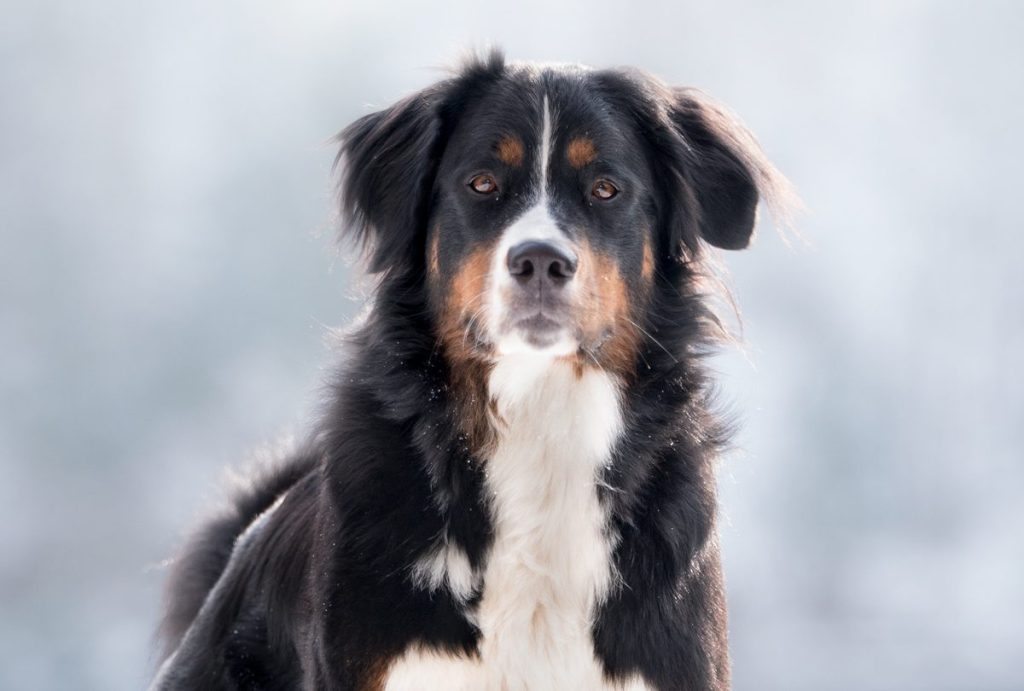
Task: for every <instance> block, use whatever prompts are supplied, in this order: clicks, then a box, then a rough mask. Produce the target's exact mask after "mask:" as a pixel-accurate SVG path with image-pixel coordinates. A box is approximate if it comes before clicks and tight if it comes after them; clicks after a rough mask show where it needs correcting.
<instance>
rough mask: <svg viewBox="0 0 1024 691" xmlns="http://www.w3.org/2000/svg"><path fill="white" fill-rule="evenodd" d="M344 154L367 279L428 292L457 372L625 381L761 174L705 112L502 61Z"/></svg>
mask: <svg viewBox="0 0 1024 691" xmlns="http://www.w3.org/2000/svg"><path fill="white" fill-rule="evenodd" d="M342 136H343V140H344V147H343V150H342V153H343V155H344V157H345V159H346V161H345V163H346V167H345V173H344V175H345V177H344V178H343V180H342V183H343V189H342V192H343V195H344V197H345V202H346V209H347V210H348V212H349V214H350V216H352V217H353V218H354V219H355V220H357V221H362V224H358V223H357V224H356V225H357V226H358V228H357V232H362V233H363V236H364V239H365V240H368V241H369V243H370V244H371V247H372V255H371V269H372V270H375V271H383V272H386V275H388V274H396V275H397V274H402V275H404V276H405V277H406V280H416V279H412V278H410V277H413V276H417V277H422V278H421V280H422V281H424V282H425V288H426V293H427V295H428V300H427V303H428V305H429V309H430V311H431V312H432V314H433V322H434V323H435V324H436V329H437V335H438V337H439V338H440V340H441V341H442V342H443V343H444V345H445V347H446V349H447V351H448V354H449V356H450V357H455V358H465V357H470V358H474V357H475V358H482V359H494V358H497V357H502V356H505V355H509V354H516V353H532V354H537V355H543V356H548V357H562V358H574V359H576V361H577V362H578V363H579V364H580V365H581V366H588V365H591V364H593V365H596V366H601V367H608V368H612V369H615V370H617V371H628V369H629V368H630V367H632V366H633V364H634V361H635V358H636V352H637V347H638V343H639V342H640V340H641V336H642V335H644V333H645V329H644V326H643V325H644V324H645V323H648V319H647V311H648V309H649V306H650V305H651V303H652V297H653V296H654V295H655V292H656V291H657V290H658V283H659V280H662V281H667V282H668V283H671V277H672V276H673V275H675V273H676V272H677V270H678V267H679V266H681V264H682V263H684V262H687V261H694V260H695V259H696V258H698V257H699V255H700V251H701V247H700V243H701V242H707V243H710V244H714V245H717V246H719V247H726V248H739V247H743V246H745V245H746V244H747V243H748V242H749V239H750V236H751V232H752V230H753V226H754V211H755V208H756V205H757V199H758V181H759V178H760V177H764V174H765V173H766V171H769V170H770V168H769V167H768V166H767V164H766V163H764V162H763V159H760V158H759V156H758V154H759V151H758V149H757V147H756V145H755V144H754V143H753V140H752V139H750V138H749V135H747V134H746V132H745V130H743V129H742V128H741V127H739V126H738V125H737V124H736V123H735V122H734V121H732V120H730V119H729V118H727V117H726V116H725V115H724V114H723V113H722V111H720V110H719V109H717V108H716V107H715V106H713V105H712V104H710V102H708V101H707V100H706V99H703V98H702V97H700V96H699V95H697V94H694V93H692V92H685V91H679V90H676V91H673V90H671V89H669V88H667V87H664V86H663V85H661V84H660V83H658V82H656V81H655V80H653V79H651V78H649V77H646V76H645V75H641V74H639V73H632V72H624V71H604V72H599V71H589V70H585V69H582V68H552V67H545V68H535V67H530V66H517V67H513V66H507V65H504V64H503V63H502V62H501V60H500V58H498V57H496V56H492V58H491V59H490V61H489V62H487V63H477V64H474V65H471V66H469V67H467V68H466V69H465V70H464V71H463V72H462V73H461V74H460V75H458V76H457V77H455V78H453V79H451V80H448V81H446V82H442V83H440V84H437V85H435V86H433V87H431V88H429V89H427V90H425V91H424V92H421V93H420V94H417V95H415V96H413V97H412V98H410V99H408V100H406V101H403V102H402V103H399V104H398V105H396V106H394V107H393V108H391V109H389V110H386V111H382V112H380V113H375V114H373V115H370V116H367V117H366V118H363V119H362V120H360V121H359V122H357V123H355V124H354V125H353V126H352V127H350V128H349V129H348V130H346V132H345V133H343V135H342ZM663 288H664V289H667V290H671V289H672V286H671V285H666V286H663Z"/></svg>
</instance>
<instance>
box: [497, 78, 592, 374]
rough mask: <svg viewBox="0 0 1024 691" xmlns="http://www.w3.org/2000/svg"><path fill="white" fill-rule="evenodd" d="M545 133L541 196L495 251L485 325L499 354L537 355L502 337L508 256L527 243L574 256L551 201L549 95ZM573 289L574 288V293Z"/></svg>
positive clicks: (564, 344) (564, 350)
mask: <svg viewBox="0 0 1024 691" xmlns="http://www.w3.org/2000/svg"><path fill="white" fill-rule="evenodd" d="M540 125H541V132H540V139H539V142H538V145H537V166H536V168H535V170H536V175H537V195H536V197H535V201H534V203H533V205H532V206H530V207H529V208H527V209H526V211H524V212H523V215H522V216H520V217H519V218H517V219H516V220H515V221H514V222H513V223H512V224H511V225H509V226H508V227H507V228H506V229H505V231H504V232H503V233H502V235H501V239H500V240H499V241H498V245H497V247H496V248H495V251H494V255H493V259H492V264H491V273H490V279H489V286H488V303H489V304H488V309H487V318H486V319H485V322H486V324H487V328H488V330H489V331H490V333H491V335H492V336H493V337H495V340H496V342H497V343H498V346H499V350H500V351H502V352H512V351H520V350H527V351H534V352H535V348H534V347H533V346H530V345H528V344H526V343H525V341H523V340H522V338H521V337H520V336H519V335H518V334H515V333H500V332H501V330H502V326H501V325H502V324H503V323H504V321H505V312H506V308H505V305H504V300H503V294H504V293H505V292H506V290H508V289H511V288H512V287H513V285H514V283H515V280H514V279H513V278H512V276H510V275H509V272H508V266H507V259H508V252H509V250H510V249H512V248H513V247H515V246H516V245H518V244H520V243H522V242H527V241H531V240H532V241H541V242H546V243H549V244H552V245H555V246H556V247H559V248H561V249H563V250H565V251H566V252H567V253H569V254H572V253H573V252H572V246H571V244H570V242H569V238H568V237H566V235H565V233H563V232H562V231H561V229H559V227H558V223H556V222H555V219H554V217H553V216H552V215H551V208H550V197H549V195H548V185H549V180H548V167H549V162H550V160H551V155H552V153H551V139H552V113H551V102H550V100H549V99H548V95H547V94H544V98H543V101H542V112H541V123H540ZM572 289H573V288H570V290H572ZM576 347H577V346H576V343H575V342H573V341H572V337H571V336H570V335H569V334H568V333H567V334H566V336H565V338H563V339H561V340H559V341H558V342H556V343H553V344H552V345H551V346H550V347H548V348H547V349H546V350H548V351H550V354H551V355H566V354H569V353H573V352H575V351H576Z"/></svg>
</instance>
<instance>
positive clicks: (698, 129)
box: [667, 89, 778, 250]
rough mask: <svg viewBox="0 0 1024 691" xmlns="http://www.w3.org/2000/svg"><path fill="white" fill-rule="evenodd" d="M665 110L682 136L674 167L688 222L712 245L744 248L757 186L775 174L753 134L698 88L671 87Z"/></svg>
mask: <svg viewBox="0 0 1024 691" xmlns="http://www.w3.org/2000/svg"><path fill="white" fill-rule="evenodd" d="M667 112H668V117H669V118H670V120H671V122H672V124H673V126H674V127H675V128H676V129H677V130H678V132H679V135H680V137H681V138H682V144H683V150H684V152H683V156H682V158H683V160H682V161H678V162H677V165H678V166H679V170H678V173H679V174H680V175H681V177H682V178H683V179H684V180H685V184H686V186H687V188H688V189H686V190H685V191H684V194H685V196H687V197H688V199H686V205H687V206H688V207H689V213H688V216H689V217H690V218H689V219H686V220H687V221H689V223H688V225H693V226H696V228H697V230H698V232H699V234H700V236H701V237H702V238H703V239H704V240H705V241H706V242H708V243H710V244H712V245H714V246H715V247H721V248H722V249H728V250H738V249H743V248H745V247H747V246H748V245H749V244H750V241H751V239H752V237H753V234H754V226H755V224H756V222H757V205H758V201H759V200H760V197H761V193H762V190H763V189H764V188H765V187H766V186H767V185H768V184H769V183H770V182H771V181H772V180H773V179H774V178H775V177H777V176H778V174H777V173H776V172H775V170H774V168H772V166H771V165H770V164H769V163H768V161H767V160H766V159H765V158H764V155H763V154H762V153H761V147H760V146H759V145H758V143H757V141H756V140H755V139H754V137H753V135H751V133H750V132H749V131H748V130H747V129H746V128H745V127H744V126H743V125H742V124H740V123H739V121H738V120H737V119H736V118H735V117H733V116H731V115H730V114H729V113H728V112H727V111H725V109H724V108H722V107H721V106H719V105H718V104H716V103H715V102H714V101H712V100H711V99H709V98H708V97H706V96H704V95H703V94H702V93H701V92H699V91H696V90H695V89H673V90H672V91H671V97H670V100H669V103H668V108H667ZM680 240H683V241H684V242H685V238H680Z"/></svg>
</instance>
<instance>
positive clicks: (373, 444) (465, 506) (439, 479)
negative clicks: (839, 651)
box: [153, 53, 785, 690]
mask: <svg viewBox="0 0 1024 691" xmlns="http://www.w3.org/2000/svg"><path fill="white" fill-rule="evenodd" d="M339 162H340V164H341V165H340V170H341V174H340V192H341V197H342V200H343V205H342V208H343V212H344V214H343V215H344V221H345V224H344V225H345V229H346V232H347V233H349V234H350V236H351V237H354V238H356V239H357V240H358V241H360V243H361V244H362V245H363V246H364V248H365V250H366V253H367V255H368V262H369V270H370V271H371V272H373V273H374V274H376V276H377V277H378V279H379V284H378V287H377V289H376V292H375V294H374V298H373V302H372V308H371V309H370V311H369V312H368V313H367V315H366V317H365V319H364V320H363V321H361V322H360V323H359V324H358V326H357V327H356V328H355V329H354V330H353V331H352V332H351V334H350V336H349V338H348V353H347V358H346V361H345V363H344V365H343V367H342V368H341V370H340V371H339V372H338V374H337V376H336V378H335V381H334V382H333V387H332V389H331V391H332V393H331V400H330V401H329V404H328V406H327V408H326V411H325V414H324V415H323V417H322V419H321V420H320V421H319V422H318V424H317V425H316V426H315V428H314V429H313V430H312V431H311V433H310V434H309V441H308V442H307V443H305V444H304V445H303V446H301V447H300V448H299V449H297V450H295V451H294V452H292V453H290V454H288V456H287V457H286V458H283V459H281V460H280V461H279V463H278V464H277V465H276V466H275V468H274V469H273V470H272V471H268V472H264V473H262V474H260V475H258V476H257V477H254V478H253V479H252V482H251V485H250V486H249V487H248V489H246V490H245V491H243V492H240V493H239V494H238V496H236V497H234V499H233V502H232V504H231V508H230V510H228V511H226V512H225V513H223V514H222V515H220V516H219V517H218V518H217V519H215V520H212V521H210V522H208V523H207V524H205V525H203V526H202V527H201V529H200V530H199V531H198V532H197V533H196V534H195V536H194V537H193V539H192V540H191V542H190V543H189V545H188V546H187V548H186V549H185V550H184V552H183V553H182V554H181V556H180V558H179V559H178V560H177V561H176V562H175V565H174V567H173V573H172V576H171V580H170V587H169V596H168V604H167V611H166V616H165V621H164V626H163V636H164V639H165V642H166V646H167V656H166V659H165V660H164V662H163V665H162V666H161V669H160V671H159V672H158V674H157V677H156V680H155V681H154V682H153V688H156V689H296V688H305V689H389V690H391V689H428V690H429V689H496V690H518V689H588V690H589V689H700V690H703V689H726V688H728V687H729V658H728V645H727V640H726V610H725V601H724V597H723V586H722V574H721V567H720V559H719V548H718V544H717V538H716V527H715V512H716V509H715V505H716V498H715V476H714V466H715V458H716V455H717V454H718V453H719V451H720V450H721V448H722V446H723V444H724V443H725V442H726V440H727V439H726V438H727V433H726V428H725V425H723V424H722V423H721V421H720V420H719V419H717V418H716V416H715V415H714V414H713V413H712V411H711V405H710V402H709V396H710V394H709V382H708V378H707V376H706V373H705V371H704V368H703V367H702V360H703V358H704V357H705V356H706V354H707V353H708V352H709V351H710V350H711V349H712V346H713V345H714V343H715V341H716V338H717V335H718V334H719V333H720V327H719V322H718V320H717V319H716V318H715V315H714V313H713V311H712V310H711V308H710V307H709V306H708V304H707V303H706V295H705V293H706V285H707V283H706V281H705V279H706V277H707V274H708V271H707V263H708V252H709V250H708V247H707V246H708V245H713V246H715V247H720V248H727V249H740V248H743V247H746V246H747V244H748V243H749V242H750V238H751V234H752V231H753V228H754V222H755V212H756V208H757V206H758V201H759V199H760V198H764V199H768V200H769V201H771V199H772V198H773V197H774V196H776V195H777V194H778V193H780V192H782V191H784V190H785V181H784V180H783V179H782V178H781V177H780V176H779V175H778V174H777V173H776V172H775V171H774V169H773V168H772V167H771V165H770V164H769V163H768V162H767V161H766V160H765V159H764V157H763V155H762V153H761V151H760V149H759V147H758V146H757V144H756V142H755V141H754V139H753V137H752V136H751V135H750V134H749V133H748V132H747V131H746V130H745V129H744V128H743V127H742V126H741V125H740V124H738V123H737V121H736V120H734V119H733V118H732V117H731V116H729V115H728V114H727V113H726V112H725V111H724V110H723V109H722V108H721V107H719V106H717V105H716V104H714V103H713V102H712V101H710V100H709V99H707V98H706V97H705V96H703V95H702V94H700V93H699V92H696V91H693V90H690V89H679V88H670V87H668V86H666V85H664V84H663V83H661V82H659V81H657V80H656V79H654V78H652V77H650V76H648V75H646V74H644V73H642V72H639V71H633V70H621V69H614V70H592V69H587V68H582V67H575V66H573V67H567V66H544V65H531V64H518V63H506V62H505V61H504V60H503V58H502V57H501V55H500V54H497V53H494V54H491V55H488V56H485V57H483V58H479V59H474V60H472V61H470V62H469V63H468V64H466V65H464V66H463V67H462V68H461V69H460V70H459V71H458V72H457V73H456V74H454V75H453V76H451V77H450V78H448V79H445V80H444V81H441V82H439V83H437V84H434V85H433V86H430V87H428V88H426V89H424V90H423V91H421V92H419V93H416V94H414V95H412V96H410V97H408V98H406V99H405V100H403V101H401V102H399V103H397V104H396V105H394V106H393V107H391V108H388V109H386V110H383V111H381V112H377V113H373V114H371V115H367V116H365V117H363V118H362V119H360V120H359V121H357V122H355V123H354V124H353V125H351V126H350V127H348V128H347V129H346V130H345V131H344V132H343V133H342V135H341V152H340V154H339Z"/></svg>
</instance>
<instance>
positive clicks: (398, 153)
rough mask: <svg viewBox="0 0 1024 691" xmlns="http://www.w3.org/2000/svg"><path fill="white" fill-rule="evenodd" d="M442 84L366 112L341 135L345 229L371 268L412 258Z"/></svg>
mask: <svg viewBox="0 0 1024 691" xmlns="http://www.w3.org/2000/svg"><path fill="white" fill-rule="evenodd" d="M444 89H445V83H444V82H442V83H441V84H438V85H435V86H433V87H431V88H429V89H426V90H424V91H421V92H419V93H417V94H414V95H412V96H410V97H408V98H406V99H404V100H402V101H399V102H398V103H396V104H395V105H393V106H392V107H390V108H387V109H385V110H381V111H378V112H376V113H372V114H370V115H366V116H364V117H362V118H360V119H359V120H356V121H355V122H354V123H352V124H351V125H349V126H348V127H346V128H345V130H344V131H343V132H342V133H341V134H340V135H339V139H340V140H341V150H340V151H339V153H338V158H337V160H336V161H335V164H336V165H338V164H340V171H341V173H340V177H339V180H338V187H339V191H340V193H341V201H342V205H341V212H342V223H343V227H342V232H343V234H345V233H347V234H350V235H351V236H352V237H353V238H354V239H355V240H356V241H357V242H358V243H359V244H360V245H362V247H363V249H364V250H365V251H366V254H367V258H368V260H369V262H368V264H369V265H368V269H369V271H370V272H372V273H377V272H380V271H385V270H389V269H392V268H396V267H397V266H398V265H399V264H402V263H406V262H408V261H410V260H411V259H412V258H413V255H412V250H413V248H414V247H415V246H416V243H417V238H420V237H421V236H422V233H423V229H424V225H425V224H426V221H427V219H426V214H427V212H428V206H429V204H428V197H429V195H430V190H431V187H432V185H433V179H434V172H435V169H436V167H437V160H438V158H439V157H440V149H441V147H440V145H439V144H440V142H439V140H440V135H441V114H440V108H441V100H442V96H443V93H444Z"/></svg>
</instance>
